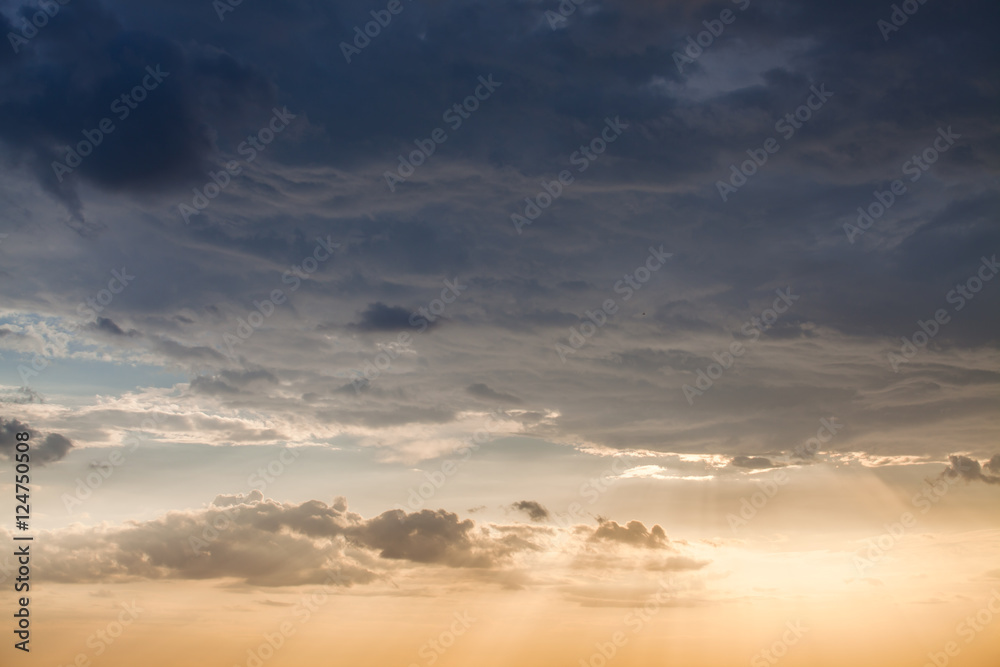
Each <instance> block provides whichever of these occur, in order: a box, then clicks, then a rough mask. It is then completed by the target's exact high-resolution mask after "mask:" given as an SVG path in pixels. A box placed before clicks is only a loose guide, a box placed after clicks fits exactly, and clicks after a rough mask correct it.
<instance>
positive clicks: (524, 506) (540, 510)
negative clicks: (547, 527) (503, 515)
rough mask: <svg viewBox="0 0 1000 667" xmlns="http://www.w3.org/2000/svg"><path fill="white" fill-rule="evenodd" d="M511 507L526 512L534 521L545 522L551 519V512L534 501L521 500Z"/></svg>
mask: <svg viewBox="0 0 1000 667" xmlns="http://www.w3.org/2000/svg"><path fill="white" fill-rule="evenodd" d="M510 507H511V509H514V510H519V511H522V512H524V513H525V514H527V515H528V518H529V519H531V520H532V521H545V520H547V519H548V518H549V511H548V510H547V509H545V508H544V507H543V506H542V505H541V503H537V502H535V501H534V500H519V501H518V502H516V503H514V504H513V505H511V506H510Z"/></svg>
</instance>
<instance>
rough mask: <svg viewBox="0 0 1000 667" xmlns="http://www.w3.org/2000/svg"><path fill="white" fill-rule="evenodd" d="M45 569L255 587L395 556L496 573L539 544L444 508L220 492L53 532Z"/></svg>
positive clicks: (365, 569)
mask: <svg viewBox="0 0 1000 667" xmlns="http://www.w3.org/2000/svg"><path fill="white" fill-rule="evenodd" d="M49 539H50V542H49V544H50V547H51V548H50V550H49V551H47V554H48V556H47V558H49V559H50V560H48V561H47V562H46V565H45V567H46V571H48V572H50V574H51V576H52V579H53V580H54V581H64V582H83V581H100V582H108V581H128V580H132V579H137V578H144V579H170V578H179V579H207V578H223V577H236V578H239V579H242V580H243V581H245V582H246V583H248V584H252V585H260V586H292V585H298V584H306V583H318V582H322V581H325V580H326V578H327V577H328V576H329V573H330V572H331V571H335V572H340V573H341V576H342V583H344V584H345V585H351V584H356V583H370V582H372V581H375V580H376V579H378V578H380V577H382V576H383V575H384V574H385V573H386V572H388V571H389V570H390V569H391V567H390V563H391V562H394V561H398V562H408V563H410V564H421V565H443V566H447V567H455V568H479V569H487V570H488V569H496V568H498V567H500V566H501V565H503V564H505V563H508V562H509V560H510V558H511V557H512V556H513V555H514V554H516V553H519V552H523V551H530V550H533V549H535V548H536V546H535V545H534V544H532V543H531V542H530V541H529V540H528V539H526V536H525V535H524V534H523V533H518V532H508V531H490V530H486V531H485V532H484V530H481V529H477V527H476V525H475V522H473V521H472V520H470V519H466V520H460V519H459V518H458V516H457V515H455V514H453V513H451V512H447V511H444V510H436V511H432V510H421V511H419V512H415V513H412V514H406V513H405V512H403V511H402V510H391V511H388V512H385V513H383V514H380V515H379V516H376V517H373V518H371V519H364V518H362V517H361V516H360V515H358V514H356V513H353V512H350V511H349V510H348V508H347V502H346V500H345V499H343V498H337V499H336V500H334V501H333V503H332V504H329V505H328V504H326V503H324V502H322V501H319V500H310V501H306V502H303V503H300V504H291V503H278V502H275V501H273V500H266V499H263V495H262V494H261V492H260V491H258V490H254V491H252V492H250V493H249V494H246V495H243V494H236V495H219V496H217V497H216V498H215V500H214V501H213V503H212V505H211V506H210V507H208V508H206V509H204V510H197V511H187V512H169V513H167V514H166V515H164V516H162V517H160V518H158V519H154V520H150V521H144V522H131V523H129V524H126V525H124V526H120V527H107V526H100V527H90V528H82V527H77V528H72V529H69V530H65V531H60V532H57V533H53V534H52V535H51V536H50V538H49Z"/></svg>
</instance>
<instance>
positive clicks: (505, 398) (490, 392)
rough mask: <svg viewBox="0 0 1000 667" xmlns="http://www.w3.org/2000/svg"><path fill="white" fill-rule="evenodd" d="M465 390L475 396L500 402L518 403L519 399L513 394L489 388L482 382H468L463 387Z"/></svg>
mask: <svg viewBox="0 0 1000 667" xmlns="http://www.w3.org/2000/svg"><path fill="white" fill-rule="evenodd" d="M465 391H466V392H467V393H468V394H469V395H471V396H475V397H476V398H482V399H484V400H487V401H498V402H500V403H520V402H521V399H520V398H518V397H517V396H514V395H513V394H505V393H503V392H500V391H496V390H494V389H491V388H490V387H489V386H487V385H485V384H483V383H482V382H477V383H475V384H470V385H469V386H468V387H466V388H465Z"/></svg>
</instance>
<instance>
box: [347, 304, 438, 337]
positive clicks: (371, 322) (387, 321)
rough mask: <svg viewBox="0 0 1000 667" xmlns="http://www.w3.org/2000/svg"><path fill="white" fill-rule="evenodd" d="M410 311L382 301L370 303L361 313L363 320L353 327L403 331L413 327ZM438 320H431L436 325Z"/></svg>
mask: <svg viewBox="0 0 1000 667" xmlns="http://www.w3.org/2000/svg"><path fill="white" fill-rule="evenodd" d="M410 315H411V313H410V311H408V310H407V309H405V308H403V307H401V306H387V305H385V304H384V303H382V302H381V301H376V302H375V303H373V304H370V305H369V306H368V307H367V308H366V309H365V310H364V311H362V313H361V321H360V322H357V323H355V324H352V325H351V327H352V328H354V329H358V330H360V331H401V330H406V329H410V328H412V327H413V325H412V324H410ZM435 324H436V322H429V325H430V326H434V325H435Z"/></svg>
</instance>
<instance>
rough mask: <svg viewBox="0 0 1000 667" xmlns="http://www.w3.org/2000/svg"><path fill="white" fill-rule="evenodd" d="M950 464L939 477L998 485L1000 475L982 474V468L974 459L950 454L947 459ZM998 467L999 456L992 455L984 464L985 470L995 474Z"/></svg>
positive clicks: (999, 462)
mask: <svg viewBox="0 0 1000 667" xmlns="http://www.w3.org/2000/svg"><path fill="white" fill-rule="evenodd" d="M948 460H949V461H950V464H949V466H948V468H946V469H945V470H944V472H942V473H941V477H946V478H948V479H964V480H965V481H967V482H985V483H986V484H1000V475H987V474H986V473H984V472H983V466H982V465H980V463H979V461H977V460H976V459H972V458H969V457H968V456H962V455H961V454H952V455H951V456H949V457H948ZM998 465H1000V455H994V456H993V458H991V459H990V460H989V461H988V462H987V463H986V469H987V470H989V471H990V472H995V471H996V470H997V467H998Z"/></svg>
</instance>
